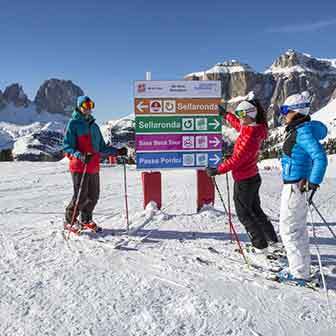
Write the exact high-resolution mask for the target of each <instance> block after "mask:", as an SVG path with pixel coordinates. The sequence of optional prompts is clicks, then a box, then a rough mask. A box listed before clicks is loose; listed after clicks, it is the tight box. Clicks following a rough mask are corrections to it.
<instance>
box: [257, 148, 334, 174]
mask: <svg viewBox="0 0 336 336" xmlns="http://www.w3.org/2000/svg"><path fill="white" fill-rule="evenodd" d="M259 167H260V168H262V169H265V170H269V169H271V170H277V171H279V172H280V171H281V162H280V160H278V159H267V160H263V161H261V162H260V163H259ZM325 176H326V177H327V178H333V179H334V178H336V154H333V155H329V156H328V167H327V171H326V174H325Z"/></svg>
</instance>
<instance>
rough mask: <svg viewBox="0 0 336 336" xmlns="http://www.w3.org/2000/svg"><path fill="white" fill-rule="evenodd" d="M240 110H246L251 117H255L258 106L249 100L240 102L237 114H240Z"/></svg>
mask: <svg viewBox="0 0 336 336" xmlns="http://www.w3.org/2000/svg"><path fill="white" fill-rule="evenodd" d="M240 111H244V112H245V113H246V114H247V115H248V116H249V117H251V118H255V117H256V116H257V113H258V111H257V108H256V107H255V106H254V105H253V104H251V103H250V102H248V101H247V100H244V101H242V102H241V103H239V105H238V106H237V107H236V110H235V114H239V112H240Z"/></svg>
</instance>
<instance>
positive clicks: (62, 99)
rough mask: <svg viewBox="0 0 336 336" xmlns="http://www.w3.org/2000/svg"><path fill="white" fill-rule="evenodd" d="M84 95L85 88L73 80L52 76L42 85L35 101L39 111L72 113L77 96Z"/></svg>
mask: <svg viewBox="0 0 336 336" xmlns="http://www.w3.org/2000/svg"><path fill="white" fill-rule="evenodd" d="M82 95H84V92H83V90H82V89H81V88H80V87H79V86H77V85H75V84H74V83H73V82H72V81H70V80H60V79H55V78H52V79H49V80H46V81H45V82H44V83H43V84H42V85H41V87H40V88H39V90H38V91H37V94H36V97H35V100H34V102H35V104H36V109H37V111H38V112H42V111H46V112H50V113H61V114H65V115H71V113H72V111H73V109H74V108H75V106H76V99H77V97H78V96H82Z"/></svg>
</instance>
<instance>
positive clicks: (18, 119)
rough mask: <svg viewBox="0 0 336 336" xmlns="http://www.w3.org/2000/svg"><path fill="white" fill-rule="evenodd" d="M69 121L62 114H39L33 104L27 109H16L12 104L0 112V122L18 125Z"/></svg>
mask: <svg viewBox="0 0 336 336" xmlns="http://www.w3.org/2000/svg"><path fill="white" fill-rule="evenodd" d="M68 120H69V117H67V116H65V115H63V114H60V113H48V112H41V113H38V112H37V111H36V106H35V104H34V103H31V104H30V105H29V106H28V107H27V108H24V107H16V106H14V105H13V104H12V103H10V104H8V105H6V107H5V108H3V109H1V110H0V121H2V122H6V123H10V124H16V125H28V124H32V123H36V122H40V123H48V122H53V121H57V122H64V123H65V122H67V121H68Z"/></svg>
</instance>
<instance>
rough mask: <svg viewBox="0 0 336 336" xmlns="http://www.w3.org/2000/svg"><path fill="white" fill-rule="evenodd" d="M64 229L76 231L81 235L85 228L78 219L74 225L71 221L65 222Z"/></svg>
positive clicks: (75, 232)
mask: <svg viewBox="0 0 336 336" xmlns="http://www.w3.org/2000/svg"><path fill="white" fill-rule="evenodd" d="M64 230H65V231H69V232H71V233H74V234H77V235H80V233H81V232H82V230H83V228H82V225H81V224H80V223H79V221H77V220H76V221H75V222H74V223H73V225H71V223H67V222H64Z"/></svg>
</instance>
